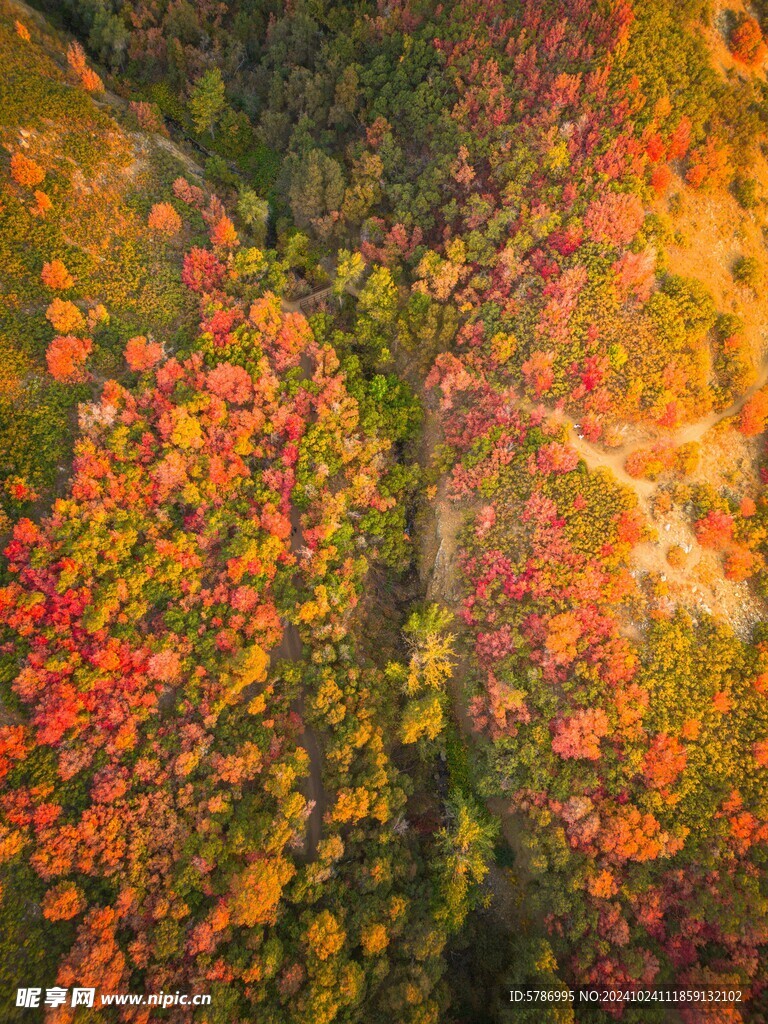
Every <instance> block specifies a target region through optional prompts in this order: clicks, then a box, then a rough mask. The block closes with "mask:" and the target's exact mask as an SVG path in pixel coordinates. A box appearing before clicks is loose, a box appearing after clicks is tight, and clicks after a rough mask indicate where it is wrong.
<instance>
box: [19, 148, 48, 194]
mask: <svg viewBox="0 0 768 1024" xmlns="http://www.w3.org/2000/svg"><path fill="white" fill-rule="evenodd" d="M11 177H12V178H13V180H14V181H15V182H16V183H17V184H19V185H26V186H28V187H29V188H33V187H34V186H35V185H39V184H40V182H41V181H42V180H43V178H44V177H45V171H44V170H43V168H42V167H41V166H40V164H36V163H35V161H34V160H30V159H28V158H27V157H26V156H24V154H23V153H14V154H13V156H12V157H11Z"/></svg>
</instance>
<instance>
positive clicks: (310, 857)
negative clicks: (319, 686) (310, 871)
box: [270, 508, 328, 863]
mask: <svg viewBox="0 0 768 1024" xmlns="http://www.w3.org/2000/svg"><path fill="white" fill-rule="evenodd" d="M303 545H304V537H303V535H302V532H301V523H300V521H299V513H298V510H297V509H295V508H293V509H291V551H292V552H293V553H294V554H296V553H297V552H298V551H299V550H300V548H302V547H303ZM302 657H303V651H302V643H301V637H300V636H299V631H298V629H297V628H296V626H295V625H294V624H293V623H292V622H285V621H284V622H283V638H282V640H281V641H280V643H279V644H278V645H277V647H275V648H274V650H273V651H272V654H271V657H270V660H271V662H272V663H273V664H274V663H275V662H276V661H279V660H281V659H282V660H284V661H301V659H302ZM305 699H306V691H305V690H304V689H302V690H301V692H300V693H299V696H298V697H297V698H296V700H295V701H294V702H293V710H294V711H295V712H296V714H297V715H298V716H299V717H300V718H301V721H302V725H303V729H302V733H301V737H300V739H299V741H298V742H299V746H300V747H304V749H305V750H306V752H307V754H308V756H309V775H308V776H307V777H306V778H305V779H304V780H303V782H302V784H301V792H302V795H303V796H304V798H305V799H306V800H307V801H308V802H309V804H310V807H311V810H310V813H309V817H308V818H307V831H306V835H305V837H304V849H303V851H302V854H301V856H302V857H303V859H304V860H305V861H307V862H308V863H311V862H312V861H314V860H316V859H317V844H318V843H319V842H320V839H321V837H322V830H323V816H324V814H325V809H326V807H327V805H328V797H327V794H326V792H325V789H324V787H323V755H322V751H321V749H320V743H319V741H318V738H317V733H316V732H315V731H314V729H313V728H312V727H311V726H310V725H308V724H307V720H306V715H305Z"/></svg>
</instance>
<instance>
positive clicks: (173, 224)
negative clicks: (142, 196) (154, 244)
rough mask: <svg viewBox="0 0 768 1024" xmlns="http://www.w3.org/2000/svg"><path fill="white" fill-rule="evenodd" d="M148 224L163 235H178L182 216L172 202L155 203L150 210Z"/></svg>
mask: <svg viewBox="0 0 768 1024" xmlns="http://www.w3.org/2000/svg"><path fill="white" fill-rule="evenodd" d="M147 225H148V226H149V227H150V228H151V229H152V230H153V231H157V232H158V233H159V234H161V235H168V237H169V238H170V237H172V236H173V235H178V233H179V232H180V231H181V217H180V216H179V215H178V213H176V211H175V210H174V208H173V207H172V206H171V204H170V203H155V205H154V206H153V207H152V209H151V210H150V211H149V217H148V218H147Z"/></svg>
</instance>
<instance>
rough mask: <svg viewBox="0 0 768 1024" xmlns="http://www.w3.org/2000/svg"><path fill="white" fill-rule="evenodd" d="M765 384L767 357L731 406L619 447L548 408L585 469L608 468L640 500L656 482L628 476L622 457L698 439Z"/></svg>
mask: <svg viewBox="0 0 768 1024" xmlns="http://www.w3.org/2000/svg"><path fill="white" fill-rule="evenodd" d="M767 383H768V357H766V358H765V359H764V360H763V363H762V365H761V366H760V372H759V375H758V378H757V380H756V381H755V383H754V384H753V385H752V386H751V387H750V388H748V389H747V390H746V391H745V392H744V394H743V395H741V397H740V398H738V399H737V400H736V401H735V402H734V403H733V404H732V405H729V406H728V408H727V409H723V411H722V412H713V413H710V415H709V416H705V417H703V418H702V419H700V420H696V421H695V422H693V423H687V424H685V425H683V426H682V427H679V428H678V429H677V430H673V431H669V432H665V433H664V434H661V435H659V436H656V437H653V436H649V437H646V438H644V439H643V440H641V441H633V442H632V443H631V444H626V445H623V446H622V447H620V448H612V449H605V448H601V447H599V446H598V445H595V444H592V443H591V442H590V441H587V440H586V438H584V437H582V436H581V435H580V434H579V425H578V423H576V421H575V420H574V419H573V417H571V416H569V415H568V414H567V413H563V412H560V411H556V410H554V409H552V410H550V411H551V412H552V415H553V416H556V417H559V418H560V420H561V421H562V422H563V423H567V424H568V426H569V427H570V436H569V438H568V443H569V444H570V445H571V447H572V448H574V449H575V450H576V451H577V452H578V453H579V455H580V456H581V457H582V458H583V459H584V461H585V462H586V464H587V466H588V467H589V469H592V470H594V469H599V468H601V467H603V468H605V469H609V470H610V471H611V472H612V473H613V475H614V476H615V477H616V479H617V480H619V481H620V482H621V483H623V484H625V485H626V486H627V487H631V488H632V489H633V490H634V491H635V493H636V494H637V495H638V497H639V498H640V499H641V501H642V500H643V499H645V498H647V497H648V496H649V495H651V494H652V493H653V492H654V490H655V489H656V484H655V482H654V481H652V480H643V479H642V478H638V477H633V476H630V474H629V473H628V472H627V471H626V469H625V463H626V460H627V458H628V457H629V456H630V455H632V453H633V452H636V451H639V450H640V449H642V448H647V447H648V446H649V445H652V444H654V443H656V442H658V441H664V442H668V443H670V444H672V445H674V446H675V447H680V446H681V445H684V444H691V443H693V442H699V441H701V440H702V438H703V437H704V435H705V434H706V433H707V431H709V430H712V428H713V427H716V426H717V425H718V424H719V423H722V421H723V420H726V419H729V418H731V417H733V416H736V415H737V414H738V413H739V412H741V410H742V408H743V407H744V405H746V403H747V402H748V401H749V399H750V398H752V397H753V395H755V394H756V392H758V391H759V390H760V389H761V388H762V387H764V386H765V385H766V384H767Z"/></svg>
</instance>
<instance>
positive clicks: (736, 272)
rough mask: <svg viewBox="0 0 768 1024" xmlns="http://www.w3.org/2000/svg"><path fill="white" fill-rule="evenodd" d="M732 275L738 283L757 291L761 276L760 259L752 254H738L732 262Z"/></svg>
mask: <svg viewBox="0 0 768 1024" xmlns="http://www.w3.org/2000/svg"><path fill="white" fill-rule="evenodd" d="M733 277H734V280H735V281H738V282H739V284H745V285H747V287H748V288H751V289H752V290H753V291H757V288H758V286H759V284H760V278H761V273H760V261H759V260H758V259H757V258H756V257H754V256H739V258H738V259H737V260H736V262H735V263H734V264H733Z"/></svg>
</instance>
